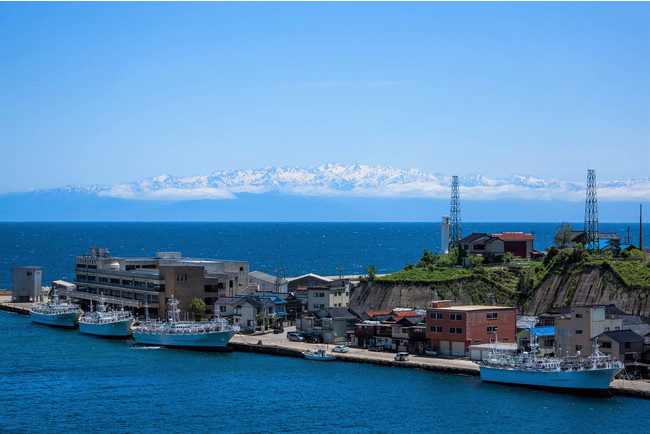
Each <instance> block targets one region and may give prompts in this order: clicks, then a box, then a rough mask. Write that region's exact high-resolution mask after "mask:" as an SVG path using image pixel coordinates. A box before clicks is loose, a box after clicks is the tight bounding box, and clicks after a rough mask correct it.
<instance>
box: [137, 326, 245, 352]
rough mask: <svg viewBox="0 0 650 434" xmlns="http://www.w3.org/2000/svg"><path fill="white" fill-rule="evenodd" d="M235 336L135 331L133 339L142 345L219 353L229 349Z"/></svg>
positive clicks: (209, 333) (233, 333) (225, 332)
mask: <svg viewBox="0 0 650 434" xmlns="http://www.w3.org/2000/svg"><path fill="white" fill-rule="evenodd" d="M234 335H235V331H231V330H227V331H222V332H207V333H196V334H194V333H189V334H168V333H146V332H141V331H137V330H135V331H134V332H133V339H135V342H136V343H138V344H141V345H160V346H163V347H174V348H190V349H202V350H215V351H219V350H226V349H227V346H228V342H229V341H230V339H231V338H232V337H233V336H234Z"/></svg>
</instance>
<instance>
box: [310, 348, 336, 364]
mask: <svg viewBox="0 0 650 434" xmlns="http://www.w3.org/2000/svg"><path fill="white" fill-rule="evenodd" d="M302 355H303V356H304V357H305V359H309V360H321V361H329V360H335V359H336V357H335V356H333V355H331V354H330V355H329V356H328V355H327V352H326V351H325V350H324V349H322V348H321V349H319V350H316V351H315V352H312V351H310V350H307V351H303V353H302Z"/></svg>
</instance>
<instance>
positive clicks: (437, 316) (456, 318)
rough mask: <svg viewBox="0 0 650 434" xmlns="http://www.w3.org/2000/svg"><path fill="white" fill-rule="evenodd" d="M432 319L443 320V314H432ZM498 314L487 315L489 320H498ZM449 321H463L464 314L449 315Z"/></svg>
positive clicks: (489, 313)
mask: <svg viewBox="0 0 650 434" xmlns="http://www.w3.org/2000/svg"><path fill="white" fill-rule="evenodd" d="M429 317H430V318H431V319H442V312H431V314H430V315H429ZM497 317H498V313H497V312H488V313H487V314H486V318H487V319H497ZM449 319H450V320H452V321H462V320H463V314H462V313H450V314H449Z"/></svg>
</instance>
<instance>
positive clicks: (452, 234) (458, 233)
mask: <svg viewBox="0 0 650 434" xmlns="http://www.w3.org/2000/svg"><path fill="white" fill-rule="evenodd" d="M449 212H450V214H451V227H450V228H449V248H450V249H453V248H454V247H457V246H458V240H460V239H461V238H463V231H462V229H461V227H460V195H459V194H458V176H455V175H454V177H453V178H452V181H451V207H450V210H449Z"/></svg>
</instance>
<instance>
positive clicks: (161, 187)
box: [50, 163, 650, 201]
mask: <svg viewBox="0 0 650 434" xmlns="http://www.w3.org/2000/svg"><path fill="white" fill-rule="evenodd" d="M459 182H460V195H461V200H463V199H466V200H479V199H481V200H491V199H504V198H509V199H532V200H554V199H558V200H569V201H582V200H584V198H585V184H586V182H585V183H576V182H571V181H564V180H559V179H543V178H539V177H535V176H532V175H529V174H514V175H511V176H509V177H508V178H505V179H490V178H487V177H485V176H483V175H482V174H480V173H473V174H469V175H465V176H460V177H459ZM450 185H451V176H448V175H442V174H439V173H430V172H426V171H424V170H420V169H397V168H394V167H385V166H374V167H372V166H368V165H364V164H358V163H357V164H352V165H344V164H340V163H326V164H322V165H319V166H312V167H307V168H304V167H296V166H282V167H276V166H273V167H265V168H263V169H247V170H222V171H215V172H213V173H211V174H209V175H194V176H186V177H175V176H173V175H170V174H162V175H159V176H154V177H151V178H147V179H143V180H141V181H136V182H131V183H120V184H116V185H112V186H100V185H93V186H66V187H62V188H60V189H55V190H54V191H65V192H78V193H86V194H94V195H100V196H107V197H116V198H123V199H148V200H155V199H160V200H163V199H164V200H180V199H183V200H187V199H234V198H236V197H237V195H238V194H242V193H249V194H263V193H270V192H275V193H280V194H285V195H296V196H359V197H362V196H363V197H420V198H437V199H441V198H448V197H450ZM50 191H52V190H50ZM598 197H599V198H601V199H603V200H621V201H623V200H648V199H650V178H644V179H640V180H634V179H627V180H616V181H609V182H600V183H599V185H598Z"/></svg>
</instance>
